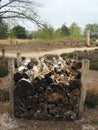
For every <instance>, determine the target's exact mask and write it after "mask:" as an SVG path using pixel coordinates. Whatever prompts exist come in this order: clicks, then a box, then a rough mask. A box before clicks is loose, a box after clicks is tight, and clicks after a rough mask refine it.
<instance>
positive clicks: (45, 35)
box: [33, 24, 54, 39]
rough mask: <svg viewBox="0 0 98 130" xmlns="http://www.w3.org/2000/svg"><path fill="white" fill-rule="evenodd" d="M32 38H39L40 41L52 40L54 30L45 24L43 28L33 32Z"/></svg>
mask: <svg viewBox="0 0 98 130" xmlns="http://www.w3.org/2000/svg"><path fill="white" fill-rule="evenodd" d="M33 37H34V38H41V39H53V37H54V29H53V27H51V26H48V25H47V24H45V25H44V27H43V28H41V29H38V30H37V31H35V32H33Z"/></svg>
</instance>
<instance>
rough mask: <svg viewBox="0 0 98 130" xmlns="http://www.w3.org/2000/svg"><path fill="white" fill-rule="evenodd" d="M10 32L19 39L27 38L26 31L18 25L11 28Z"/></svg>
mask: <svg viewBox="0 0 98 130" xmlns="http://www.w3.org/2000/svg"><path fill="white" fill-rule="evenodd" d="M11 31H12V33H13V34H14V36H16V37H17V38H19V39H26V38H27V34H26V29H25V28H24V27H22V26H20V25H17V26H15V27H13V28H12V30H11Z"/></svg>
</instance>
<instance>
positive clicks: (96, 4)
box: [35, 0, 98, 28]
mask: <svg viewBox="0 0 98 130" xmlns="http://www.w3.org/2000/svg"><path fill="white" fill-rule="evenodd" d="M35 1H36V2H39V3H40V4H41V8H40V10H39V15H40V17H41V19H43V21H46V22H47V23H48V24H50V25H52V26H53V27H54V28H58V27H60V26H61V25H62V24H64V23H65V24H66V25H67V26H70V25H71V24H72V23H73V22H76V23H77V24H78V25H79V26H80V27H84V26H85V25H86V24H88V23H98V0H35Z"/></svg>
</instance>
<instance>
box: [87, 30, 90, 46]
mask: <svg viewBox="0 0 98 130" xmlns="http://www.w3.org/2000/svg"><path fill="white" fill-rule="evenodd" d="M87 46H90V30H87Z"/></svg>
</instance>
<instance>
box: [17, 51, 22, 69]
mask: <svg viewBox="0 0 98 130" xmlns="http://www.w3.org/2000/svg"><path fill="white" fill-rule="evenodd" d="M17 65H18V67H20V65H21V53H17Z"/></svg>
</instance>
